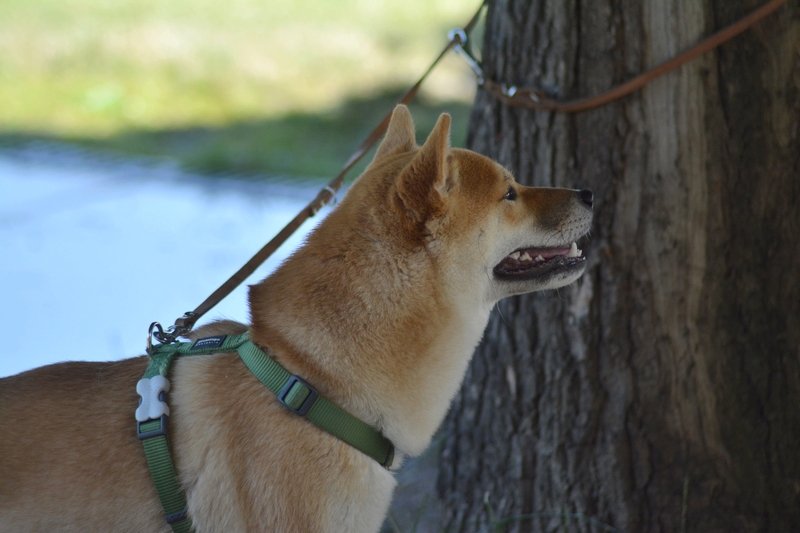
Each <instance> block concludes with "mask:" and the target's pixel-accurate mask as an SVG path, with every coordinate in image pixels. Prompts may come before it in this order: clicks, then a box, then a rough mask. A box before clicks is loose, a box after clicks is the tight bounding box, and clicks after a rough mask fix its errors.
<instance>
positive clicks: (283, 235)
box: [151, 3, 484, 342]
mask: <svg viewBox="0 0 800 533" xmlns="http://www.w3.org/2000/svg"><path fill="white" fill-rule="evenodd" d="M483 5H484V4H483V3H482V4H481V6H480V7H479V8H478V10H477V11H476V12H475V14H474V15H473V16H472V18H471V19H470V20H469V22H468V23H467V25H466V26H464V30H463V31H464V32H466V33H469V31H471V30H472V28H473V27H474V26H475V24H477V22H478V19H479V18H480V13H481V10H482V9H483ZM454 45H455V39H454V38H451V39H450V40H449V41H448V43H447V45H446V46H445V47H444V48H443V49H442V51H441V52H440V53H439V55H438V56H437V57H436V59H434V60H433V62H432V63H431V64H430V66H429V67H428V68H427V69H426V70H425V72H424V73H423V74H422V76H420V78H419V80H417V82H416V83H415V84H414V85H412V86H411V88H410V89H408V90H407V91H406V93H405V94H404V95H403V96H402V97H401V98H400V99H399V100H398V101H397V103H398V104H407V103H409V102H411V101H412V100H413V99H414V97H415V96H416V95H417V92H418V91H419V88H420V86H421V85H422V83H423V82H424V81H425V79H426V78H427V77H428V75H430V73H431V72H432V71H433V69H434V68H435V67H436V65H438V64H439V62H440V61H441V60H442V58H444V56H445V55H447V53H448V52H449V51H450V49H451V48H452V47H453V46H454ZM391 116H392V111H389V112H388V113H387V114H386V116H384V117H383V120H382V121H381V122H380V124H378V125H377V126H375V128H374V129H373V130H372V131H371V132H370V133H369V135H367V137H366V138H365V139H364V140H363V141H361V144H360V145H358V148H356V151H355V152H353V155H351V156H350V158H349V159H348V160H347V162H346V163H345V164H344V166H343V167H342V169H341V170H340V171H339V173H338V174H337V175H336V177H335V178H333V179H332V180H331V181H330V182H329V183H328V184H327V185H326V186H325V187H324V188H323V189H322V190H321V191H319V193H318V194H317V196H316V198H314V199H313V200H312V201H311V202H310V203H309V204H308V205H306V206H305V207H304V208H303V209H302V210H301V211H300V212H299V213H298V214H297V215H296V216H295V217H294V218H293V219H292V220H291V221H289V223H288V224H286V226H284V227H283V229H282V230H280V231H279V232H278V234H277V235H275V236H274V237H273V238H272V239H271V240H270V241H269V242H268V243H267V244H265V245H264V246H263V247H262V248H261V249H260V250H259V251H258V252H256V254H255V255H254V256H253V257H251V258H250V260H249V261H247V263H245V264H244V265H243V266H242V267H241V268H240V269H239V270H237V271H236V273H234V274H233V275H232V276H231V277H230V278H228V280H227V281H226V282H225V283H223V284H222V285H220V286H219V288H217V290H215V291H214V292H213V293H211V295H210V296H209V297H208V298H206V299H205V300H203V302H202V303H201V304H200V305H198V306H197V308H195V310H194V311H189V312H188V313H186V314H184V315H183V316H182V317H180V318H178V319H177V320H176V321H175V325H174V326H173V327H172V329H171V330H170V332H169V333H166V334H164V333H162V336H163V340H162V339H159V340H161V341H162V342H164V341H165V340H166V341H170V342H171V341H172V340H175V338H176V337H179V336H182V335H185V334H187V333H188V332H189V331H191V330H192V328H193V327H194V324H195V323H196V322H197V321H198V320H199V319H200V317H202V316H203V315H204V314H206V313H207V312H208V311H209V310H210V309H211V308H213V307H214V306H215V305H217V304H218V303H219V302H221V301H222V300H223V299H224V298H225V297H226V296H228V295H229V294H230V293H231V292H233V290H234V289H235V288H236V287H238V286H239V285H241V284H242V282H244V280H245V279H247V278H248V277H249V276H250V275H251V274H252V273H253V272H255V270H256V269H257V268H258V267H259V266H260V265H261V264H262V263H263V262H264V261H266V260H267V258H269V256H271V255H272V254H273V253H274V252H275V250H277V249H278V248H279V247H280V246H281V245H282V244H283V243H284V242H286V239H288V238H289V237H290V236H291V235H292V234H293V233H294V232H295V231H297V228H299V227H300V225H302V224H303V222H305V221H306V220H308V219H309V218H311V217H313V216H314V215H316V214H317V212H318V211H319V210H320V209H321V208H322V207H324V206H325V205H326V204H327V203H328V202H330V201H331V199H332V198H333V197H334V196H335V195H336V192H337V191H338V190H339V188H340V187H341V186H342V183H343V182H344V178H345V176H346V175H347V173H348V172H349V171H350V170H351V169H352V168H353V167H354V166H355V165H356V163H358V162H359V161H361V159H362V158H363V157H364V156H365V155H366V154H367V152H369V150H370V148H372V147H373V146H374V145H375V143H377V142H378V141H379V140H380V138H381V137H382V136H383V134H384V133H385V132H386V128H388V127H389V119H390V118H391ZM151 330H152V325H151Z"/></svg>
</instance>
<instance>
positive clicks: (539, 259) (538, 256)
mask: <svg viewBox="0 0 800 533" xmlns="http://www.w3.org/2000/svg"><path fill="white" fill-rule="evenodd" d="M534 259H536V260H537V261H544V257H542V256H541V255H537V256H536V257H535V258H534Z"/></svg>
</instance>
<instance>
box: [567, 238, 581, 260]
mask: <svg viewBox="0 0 800 533" xmlns="http://www.w3.org/2000/svg"><path fill="white" fill-rule="evenodd" d="M580 254H581V251H580V250H578V245H577V244H575V243H574V242H573V243H572V245H571V246H570V247H569V253H568V254H567V257H578V256H579V255H580Z"/></svg>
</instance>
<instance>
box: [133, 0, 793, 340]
mask: <svg viewBox="0 0 800 533" xmlns="http://www.w3.org/2000/svg"><path fill="white" fill-rule="evenodd" d="M785 3H786V0H770V1H768V2H766V3H765V4H763V5H762V6H760V7H759V8H757V9H755V10H754V11H752V12H751V13H749V14H748V15H746V16H744V17H742V18H741V19H739V20H738V21H736V22H735V23H733V24H731V25H729V26H727V27H725V28H724V29H722V30H720V31H718V32H716V33H714V34H712V35H711V36H709V37H707V38H706V39H704V40H703V41H701V42H699V43H697V44H696V45H694V46H693V47H692V48H690V49H688V50H686V51H684V52H682V53H680V54H678V55H677V56H675V57H673V58H672V59H669V60H667V61H665V62H663V63H661V64H659V65H657V66H655V67H653V68H651V69H649V70H647V71H645V72H643V73H642V74H639V75H638V76H636V77H634V78H632V79H630V80H628V81H626V82H624V83H621V84H619V85H616V86H614V87H612V88H611V89H609V90H607V91H605V92H603V93H600V94H597V95H595V96H591V97H587V98H579V99H574V100H569V101H559V100H556V99H553V98H550V97H548V96H547V94H546V93H545V92H544V91H541V90H538V89H535V88H531V87H518V86H517V85H512V84H506V83H501V82H498V81H495V80H492V79H489V78H487V77H486V76H485V73H484V71H483V67H482V65H481V63H480V61H478V60H477V59H476V58H475V55H474V54H473V53H472V51H471V49H470V45H471V42H470V40H469V34H470V32H471V31H472V29H473V28H474V27H475V25H476V24H477V23H478V20H479V19H480V15H481V13H482V11H483V9H484V8H485V7H486V5H487V4H488V0H484V1H483V2H481V4H480V6H478V9H477V10H476V11H475V14H474V15H472V17H471V18H470V20H469V21H468V22H467V24H465V25H464V26H463V28H459V29H455V30H453V31H451V32H450V33H449V34H448V42H447V44H446V45H445V47H444V48H443V49H442V51H441V52H440V53H439V55H438V56H437V57H436V59H434V61H433V62H432V63H431V64H430V65H429V66H428V68H427V69H426V70H425V72H424V73H423V74H422V76H420V78H419V79H418V80H417V82H416V83H415V84H414V85H412V86H411V87H410V88H409V89H408V90H407V91H406V92H405V94H403V96H402V97H401V98H400V99H399V100H398V101H397V103H398V104H408V103H409V102H411V101H412V100H413V99H414V97H415V96H416V94H417V92H418V91H419V88H420V86H421V85H422V83H423V82H424V81H425V80H426V79H427V77H428V76H429V75H430V73H431V72H432V71H433V69H434V68H435V67H436V66H437V65H438V64H439V62H440V61H441V60H442V59H443V58H444V56H445V55H447V53H448V52H449V51H450V50H451V49H453V50H455V51H456V52H457V53H458V54H459V55H460V56H461V57H462V58H463V59H464V60H465V61H466V62H467V64H468V65H469V67H470V68H471V69H472V71H473V72H474V74H475V76H476V79H477V83H478V85H479V86H481V87H483V89H484V90H485V91H486V92H488V93H489V94H491V95H492V96H494V97H495V98H497V99H498V100H500V101H501V102H503V103H505V104H507V105H509V106H512V107H523V108H527V109H532V110H535V111H551V112H561V113H579V112H581V111H588V110H590V109H596V108H598V107H601V106H603V105H606V104H609V103H611V102H614V101H616V100H619V99H621V98H623V97H625V96H628V95H630V94H631V93H634V92H636V91H638V90H640V89H642V88H643V87H645V86H646V85H647V84H648V83H650V82H651V81H653V80H654V79H656V78H659V77H661V76H663V75H665V74H667V73H668V72H671V71H673V70H675V69H677V68H679V67H681V66H683V65H684V64H686V63H688V62H689V61H692V60H693V59H695V58H696V57H698V56H700V55H702V54H704V53H706V52H708V51H710V50H713V49H714V48H716V47H718V46H720V45H722V44H724V43H726V42H728V41H730V40H731V39H733V38H734V37H736V36H738V35H740V34H741V33H743V32H745V31H746V30H748V29H750V28H751V27H753V26H754V25H755V24H757V23H758V22H760V21H761V20H762V19H764V18H766V17H767V16H769V15H770V14H772V13H774V12H775V11H776V10H777V9H778V8H780V7H781V6H783V5H784V4H785ZM390 118H391V111H389V112H388V113H387V114H386V115H385V116H384V117H383V120H381V122H380V123H379V124H378V125H377V126H375V128H373V130H372V131H371V132H370V133H369V134H368V135H367V136H366V138H364V140H362V141H361V144H359V145H358V147H357V148H356V150H355V152H353V154H352V155H351V156H350V157H349V158H348V160H347V161H346V162H345V164H344V166H342V168H341V169H340V171H339V173H338V174H337V175H336V176H335V177H334V178H333V179H332V180H331V181H330V182H329V183H328V184H327V185H325V186H324V187H323V188H322V189H321V190H320V191H319V193H318V194H317V196H316V197H315V198H314V199H313V200H312V201H311V202H310V203H309V204H308V205H306V206H305V207H304V208H303V209H302V210H301V211H300V212H299V213H298V214H297V215H296V216H295V217H294V218H293V219H292V220H291V221H289V223H288V224H286V226H284V227H283V229H281V230H280V231H279V232H278V233H277V234H276V235H275V237H273V238H272V239H271V240H270V241H269V242H268V243H267V244H265V245H264V246H263V247H262V248H261V249H260V250H259V251H258V252H256V254H255V255H254V256H253V257H251V258H250V260H248V261H247V262H246V263H245V264H244V265H243V266H242V267H241V268H240V269H239V270H238V271H236V272H235V273H234V274H233V275H232V276H231V277H230V278H228V280H227V281H225V282H224V283H223V284H222V285H220V286H219V287H218V288H217V289H216V290H215V291H214V292H213V293H211V295H210V296H208V297H207V298H206V299H205V300H203V301H202V302H201V303H200V305H198V306H197V307H196V308H195V309H194V310H193V311H187V312H186V313H184V314H183V315H182V316H181V317H179V318H177V319H176V320H175V323H174V324H173V325H172V326H169V327H168V328H166V329H164V327H163V326H162V325H161V324H160V323H158V322H153V323H152V324H150V328H149V330H148V338H147V349H148V352H149V350H150V349H151V346H152V341H151V339H152V338H155V339H156V340H157V341H158V342H160V343H162V344H163V343H172V342H176V340H177V338H178V337H181V336H184V335H186V334H187V333H189V332H190V331H191V330H192V328H193V327H194V325H195V323H196V322H197V321H198V320H199V319H200V318H201V317H202V316H203V315H205V314H206V313H207V312H208V311H209V310H211V309H212V308H213V307H214V306H215V305H217V304H218V303H219V302H220V301H222V300H223V299H224V298H225V297H226V296H228V295H229V294H230V293H231V292H232V291H233V290H234V289H235V288H236V287H238V286H239V285H241V284H242V282H244V280H245V279H247V278H248V277H249V276H250V275H251V274H252V273H253V272H255V270H256V269H257V268H258V267H259V266H260V265H261V264H263V263H264V261H266V260H267V259H268V258H269V257H270V256H271V255H272V254H273V253H274V252H275V250H277V249H278V248H279V247H280V246H281V245H282V244H283V243H284V242H286V240H287V239H288V238H289V237H290V236H291V235H292V234H293V233H294V232H295V231H297V229H298V228H299V227H300V225H301V224H303V222H305V221H306V220H308V219H310V218H312V217H314V216H315V215H316V214H317V212H318V211H319V210H320V209H322V208H323V207H324V206H325V205H327V204H328V203H329V202H330V201H331V200H332V199H333V198H334V197H335V196H336V194H337V192H338V191H339V189H340V188H341V186H342V183H343V182H344V178H345V177H346V176H347V174H348V172H350V170H352V168H353V167H354V166H355V165H356V164H357V163H358V162H359V161H361V159H363V157H364V156H365V155H366V154H367V152H369V150H370V149H371V148H372V147H373V146H374V145H375V144H376V143H377V142H378V140H380V138H381V137H382V136H383V134H384V133H385V132H386V128H387V127H388V125H389V119H390Z"/></svg>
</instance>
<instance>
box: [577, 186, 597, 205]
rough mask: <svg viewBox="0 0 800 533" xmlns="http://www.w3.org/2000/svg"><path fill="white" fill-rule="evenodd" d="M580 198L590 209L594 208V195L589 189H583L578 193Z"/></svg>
mask: <svg viewBox="0 0 800 533" xmlns="http://www.w3.org/2000/svg"><path fill="white" fill-rule="evenodd" d="M578 196H579V197H580V199H581V200H582V201H583V203H585V204H586V205H588V206H589V207H592V204H593V203H594V193H593V192H592V191H590V190H589V189H581V190H580V191H578Z"/></svg>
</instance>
